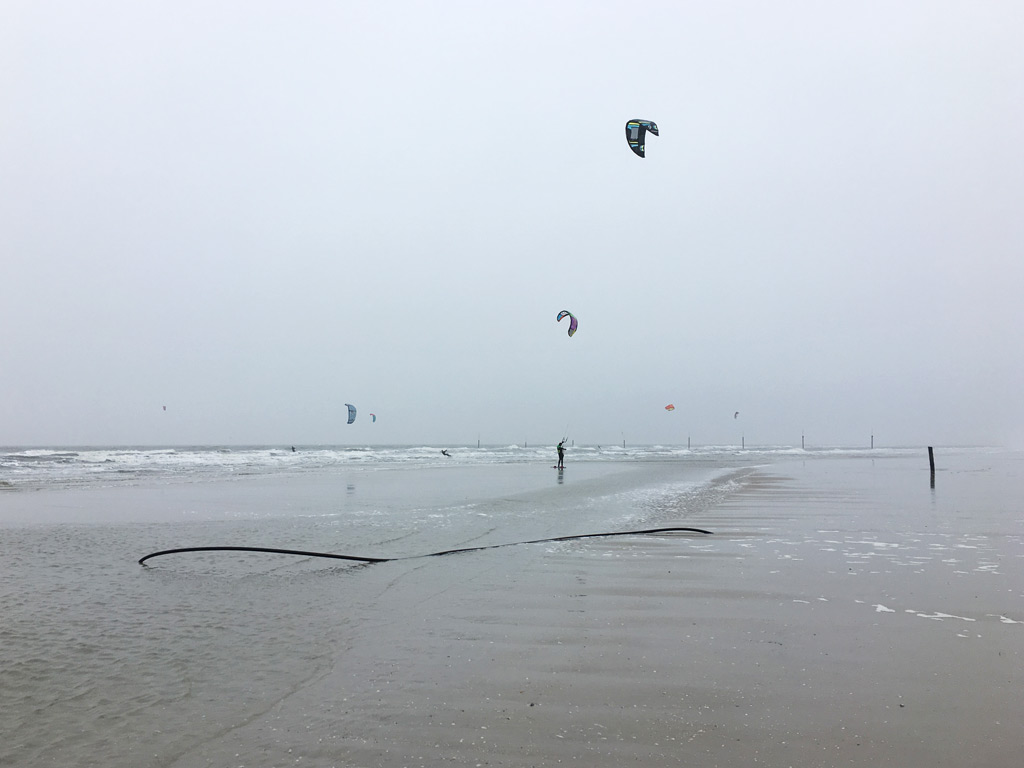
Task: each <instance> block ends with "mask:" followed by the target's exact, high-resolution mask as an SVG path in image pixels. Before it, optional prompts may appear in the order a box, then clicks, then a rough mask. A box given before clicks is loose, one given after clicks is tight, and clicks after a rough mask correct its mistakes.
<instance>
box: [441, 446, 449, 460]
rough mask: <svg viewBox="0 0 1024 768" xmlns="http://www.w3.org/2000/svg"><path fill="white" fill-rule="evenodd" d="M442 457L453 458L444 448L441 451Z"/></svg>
mask: <svg viewBox="0 0 1024 768" xmlns="http://www.w3.org/2000/svg"><path fill="white" fill-rule="evenodd" d="M441 455H442V456H447V457H448V458H451V454H450V453H448V451H447V450H445V449H443V448H442V449H441Z"/></svg>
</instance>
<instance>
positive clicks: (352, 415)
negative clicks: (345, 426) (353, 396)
mask: <svg viewBox="0 0 1024 768" xmlns="http://www.w3.org/2000/svg"><path fill="white" fill-rule="evenodd" d="M345 407H346V408H348V423H349V424H351V423H352V422H353V421H355V420H356V407H355V406H354V405H352V403H345Z"/></svg>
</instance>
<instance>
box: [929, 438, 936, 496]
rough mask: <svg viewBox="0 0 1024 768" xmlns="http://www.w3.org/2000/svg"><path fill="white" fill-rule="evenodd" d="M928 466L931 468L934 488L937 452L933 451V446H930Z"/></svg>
mask: <svg viewBox="0 0 1024 768" xmlns="http://www.w3.org/2000/svg"><path fill="white" fill-rule="evenodd" d="M928 466H929V467H930V468H931V470H932V471H931V476H932V488H934V487H935V453H934V452H933V451H932V447H931V446H930V445H929V446H928Z"/></svg>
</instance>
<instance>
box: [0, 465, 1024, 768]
mask: <svg viewBox="0 0 1024 768" xmlns="http://www.w3.org/2000/svg"><path fill="white" fill-rule="evenodd" d="M946 462H947V463H946V464H944V465H941V464H940V466H941V467H942V469H941V471H940V472H939V474H938V477H937V479H936V485H935V488H934V489H933V488H931V487H930V485H929V477H928V472H927V468H926V466H927V465H926V462H925V469H923V470H922V468H921V462H920V460H919V459H918V458H917V457H913V458H903V457H888V458H879V459H875V458H872V457H871V456H870V455H867V454H865V456H863V457H850V456H842V457H838V458H829V457H815V458H811V459H807V460H804V459H792V458H780V459H778V460H775V461H771V462H763V463H762V462H745V461H743V460H737V461H735V462H734V466H732V467H731V468H724V469H721V470H720V471H718V472H717V473H711V474H714V475H715V477H714V479H713V480H707V477H708V476H709V472H708V468H707V467H701V468H699V470H696V469H695V470H693V471H691V472H690V473H689V474H687V473H685V472H683V473H682V474H681V475H680V477H681V478H682V481H681V482H679V483H678V484H676V485H672V484H669V485H668V486H665V484H664V483H661V484H657V485H652V484H650V483H649V482H648V481H649V480H650V479H651V478H646V477H645V476H644V473H645V472H647V473H649V472H651V471H654V470H652V469H651V468H639V469H638V468H629V467H614V468H605V469H603V470H600V471H598V470H592V471H589V473H588V477H587V479H586V480H585V481H582V480H581V481H579V482H578V483H577V482H576V481H572V480H566V481H565V484H561V485H556V484H554V481H550V482H551V485H550V487H548V488H544V489H538V490H527V489H526V487H532V486H535V483H534V482H533V481H532V480H531V481H529V482H526V483H525V486H526V487H524V484H523V483H521V482H515V481H513V478H514V477H515V476H516V472H521V471H522V470H523V468H512V469H509V470H507V471H506V470H505V469H500V470H494V469H488V468H480V472H481V473H482V476H487V480H486V482H490V483H494V482H499V481H500V482H502V483H504V486H503V487H504V489H505V494H504V495H502V497H501V498H498V499H494V500H492V501H491V502H489V503H488V504H484V503H482V502H480V501H479V500H477V501H474V500H473V499H472V497H473V494H474V493H476V492H477V491H478V490H479V487H478V485H475V483H476V481H475V480H467V481H466V482H467V483H468V485H466V486H465V487H466V489H468V490H467V491H466V493H465V494H463V496H465V497H466V498H462V499H460V503H459V504H438V503H431V504H427V505H424V507H423V509H422V513H423V519H422V520H419V521H418V522H417V521H416V520H415V519H414V518H413V517H410V516H411V515H413V512H412V511H410V510H409V509H406V510H405V514H406V520H405V523H404V524H403V525H400V526H397V527H396V526H392V525H387V524H382V525H377V524H376V523H375V521H379V517H380V516H378V515H373V514H367V515H366V516H364V517H362V518H360V517H359V516H358V515H354V514H351V513H346V514H345V515H343V516H334V517H331V516H327V517H324V516H318V515H311V514H310V513H311V510H313V509H316V508H318V505H319V502H317V501H316V499H323V498H325V495H326V494H325V492H324V488H323V487H321V488H320V489H319V490H307V492H308V493H309V499H308V501H306V502H301V503H299V502H297V503H298V504H299V507H300V508H301V509H300V512H301V514H298V515H291V516H289V517H286V518H280V519H278V518H273V517H261V516H260V515H255V516H253V517H251V519H244V520H198V521H195V522H192V523H189V524H188V526H189V527H188V528H185V529H183V528H182V527H181V526H182V524H180V523H170V522H167V521H166V520H161V521H159V522H157V523H152V524H146V525H141V524H135V525H132V524H126V523H123V522H119V523H117V524H111V525H109V526H92V527H89V526H83V527H72V528H71V529H68V528H67V527H66V526H64V527H62V528H60V529H59V530H60V531H61V533H60V534H58V533H57V529H47V528H46V527H45V526H36V527H35V528H19V527H16V528H6V529H4V530H3V534H4V541H5V544H6V545H7V549H8V550H9V549H10V548H11V546H12V544H11V542H12V536H14V537H18V536H28V537H29V539H30V540H31V541H34V542H35V543H36V549H35V550H34V551H33V552H32V553H31V555H32V557H31V558H30V557H28V556H27V555H26V554H24V553H23V554H22V555H21V557H20V559H18V558H15V561H14V562H13V563H12V562H10V561H8V563H7V565H6V566H5V569H6V570H5V573H6V577H5V585H6V586H5V592H4V601H5V614H7V613H8V609H9V608H12V607H13V609H14V613H13V614H8V615H13V616H14V617H15V619H16V620H15V621H14V623H13V625H12V623H11V622H7V626H6V627H5V629H4V641H5V650H4V651H3V652H4V653H5V654H6V658H5V664H4V672H3V674H4V681H3V682H4V686H3V696H4V699H5V701H4V704H5V706H4V713H5V714H4V715H3V717H4V725H5V732H13V733H17V734H18V735H17V737H16V738H15V739H13V740H12V739H6V740H5V745H4V746H3V747H2V748H0V763H2V764H10V765H47V764H58V763H61V762H62V763H63V764H69V761H72V762H76V763H77V764H80V765H126V766H127V765H151V766H175V767H176V768H192V767H193V766H224V765H237V766H249V767H253V766H257V767H260V768H269V767H270V766H285V765H307V766H339V767H346V768H351V767H355V766H367V767H369V766H382V767H387V768H390V767H391V766H436V765H460V766H478V765H488V766H554V765H565V764H575V765H588V766H607V767H608V768H611V766H621V765H633V764H635V765H665V766H667V765H703V766H738V765H768V766H789V765H794V766H851V765H852V766H880V765H891V766H904V767H906V766H910V767H915V766H922V767H923V766H935V765H939V766H946V765H948V766H962V765H975V766H1011V765H1015V764H1016V761H1017V760H1018V759H1019V755H1020V753H1021V748H1022V746H1024V743H1022V742H1024V738H1022V737H1021V735H1020V728H1019V713H1020V712H1021V711H1024V659H1022V655H1021V649H1022V648H1024V643H1022V641H1024V634H1022V632H1024V511H1022V510H1021V508H1020V506H1019V498H1020V495H1019V491H1020V490H1021V488H1022V472H1021V470H1022V465H1024V462H1022V461H1021V457H1020V456H1019V455H1015V454H1005V453H995V452H993V453H966V454H961V455H957V456H949V457H947V458H946ZM655 469H656V470H657V472H658V473H662V475H659V476H663V477H671V476H675V475H674V473H675V472H676V471H677V470H678V468H677V467H668V468H666V467H665V466H660V467H658V468H655ZM571 470H572V467H570V469H569V470H567V476H568V475H569V472H571ZM527 471H528V468H527ZM473 472H474V469H473V468H470V469H468V470H466V474H467V477H472V476H473ZM548 472H550V470H548ZM488 473H490V475H488ZM495 473H496V474H495ZM666 473H667V474H666ZM581 474H582V473H581ZM502 477H504V480H501V478H502ZM430 478H433V479H435V480H436V479H437V473H436V472H430V473H427V474H425V475H423V476H422V481H423V482H424V483H427V481H428V480H429V479H430ZM701 478H704V479H701ZM320 482H321V483H322V485H324V486H331V484H332V483H333V484H334V485H335V487H337V483H338V480H337V479H335V480H328V479H321V481H320ZM342 482H343V486H342V487H348V486H349V485H355V486H356V488H357V491H356V493H355V495H358V493H360V492H362V491H359V490H358V489H361V488H366V489H370V490H372V488H373V485H374V483H383V485H381V488H391V486H390V485H388V484H387V482H388V481H386V480H381V479H379V478H373V479H369V478H367V477H361V479H359V480H358V481H356V482H350V481H344V480H343V481H342ZM261 483H262V481H261ZM574 484H576V486H577V488H578V490H577V491H573V490H572V486H573V485H574ZM258 485H259V484H258ZM299 485H301V486H302V487H305V488H307V489H309V487H310V480H309V478H302V479H301V481H296V480H287V481H285V480H273V481H267V482H266V487H262V490H260V491H258V492H257V491H255V490H251V491H250V494H249V495H255V496H257V497H260V498H263V499H265V500H266V499H268V498H273V493H272V492H271V491H272V489H275V488H276V489H277V492H278V493H285V495H287V496H288V497H289V498H293V499H294V498H297V494H296V492H295V489H296V488H297V487H298V486H299ZM313 485H316V483H313ZM427 485H430V483H427ZM442 485H444V486H445V487H447V488H449V489H450V488H451V487H452V486H451V485H450V484H442ZM290 486H291V487H290ZM567 486H568V490H567ZM245 487H246V488H250V489H255V488H256V487H257V486H255V485H253V486H249V485H247V486H245ZM282 489H283V490H282ZM237 490H238V488H237V487H236V491H237ZM370 490H367V493H368V494H369V495H373V496H374V498H375V499H376V500H377V502H379V501H380V499H382V498H384V497H388V498H391V499H392V502H394V497H393V495H389V494H392V492H391V491H388V492H387V493H385V492H384V490H380V491H374V492H373V493H370ZM222 492H223V493H224V494H226V496H228V497H231V498H238V494H237V493H228V492H227V491H218V492H217V493H218V494H219V493H222ZM449 492H450V491H449ZM134 493H135V492H131V493H129V494H128V495H129V496H130V495H132V494H134ZM145 493H146V492H143V495H145ZM148 493H152V490H150V491H148ZM164 493H165V494H167V495H169V496H170V498H171V499H172V500H173V499H177V501H167V503H168V505H169V506H168V509H171V508H179V507H181V506H182V504H181V503H180V502H181V500H182V497H181V494H192V495H193V497H195V495H196V494H198V497H199V498H205V499H207V501H209V500H210V499H211V498H213V497H214V496H216V495H217V494H213V492H212V491H211V490H210V489H201V488H192V489H189V490H187V491H185V490H181V489H177V490H171V491H167V490H165V491H164ZM396 493H397V492H396ZM439 493H440V496H439V499H438V500H435V502H436V501H443V496H444V493H443V492H439ZM211 494H213V495H212V496H211ZM79 498H80V496H79ZM119 498H121V496H119ZM165 501H166V499H165ZM80 503H82V502H80ZM394 503H396V504H397V503H398V502H394ZM186 506H191V507H192V508H193V511H195V510H196V509H198V508H199V507H198V506H197V502H195V499H194V498H192V499H191V500H190V502H189V505H186ZM199 506H201V505H199ZM213 506H216V505H215V504H214V505H213ZM399 506H401V505H399ZM449 507H451V509H448V508H449ZM456 507H458V510H455V511H452V510H454V509H455V508H456ZM442 509H448V512H445V513H442V511H441V510H442ZM467 509H468V514H467ZM350 512H351V511H350ZM165 517H166V511H165ZM390 519H391V520H392V522H393V519H394V516H392V518H390ZM596 525H606V526H608V527H609V528H611V529H614V528H615V527H616V526H618V527H619V528H620V529H623V528H625V527H627V526H628V525H633V526H634V527H644V526H646V527H658V526H662V525H685V526H696V527H702V528H707V529H710V530H712V531H714V535H712V536H707V537H702V536H696V535H665V536H656V537H649V536H644V537H624V538H614V539H612V538H610V539H591V540H582V541H572V542H559V543H548V544H534V545H526V546H513V547H506V548H499V549H491V550H487V551H483V552H471V553H465V554H459V555H452V556H447V557H444V558H423V559H410V560H403V561H396V562H390V563H384V564H379V565H371V566H358V565H356V566H351V565H340V566H339V565H334V564H331V563H327V564H325V562H326V561H320V562H317V561H311V560H300V561H297V562H296V561H295V560H294V559H288V558H281V557H277V556H271V558H270V559H269V560H262V559H252V557H251V556H245V555H227V554H221V555H212V554H211V555H203V556H200V555H189V556H185V557H187V558H188V559H185V560H177V561H174V560H172V558H168V559H167V560H166V561H165V562H162V563H160V565H159V566H158V567H154V568H151V569H145V568H139V566H138V565H137V564H135V563H134V559H133V558H127V557H125V558H123V559H122V560H119V561H117V562H113V563H110V562H106V557H107V556H109V555H111V554H112V553H113V552H115V551H117V552H120V553H121V554H126V550H130V551H131V554H133V555H141V554H144V552H142V551H139V550H140V546H141V542H142V541H146V542H148V543H151V544H155V545H156V546H153V547H152V549H156V548H160V547H163V546H173V545H189V544H193V543H210V540H211V538H218V537H219V538H220V540H224V538H223V537H224V536H228V535H230V536H231V537H234V538H238V537H239V536H242V535H243V534H245V535H248V536H249V540H250V541H251V540H252V539H253V537H255V536H256V535H257V534H259V535H260V536H261V537H262V538H261V539H260V543H267V540H268V539H273V540H275V542H277V543H284V544H286V545H291V546H296V547H302V546H304V547H308V548H313V547H311V546H310V542H312V541H319V542H320V543H321V544H322V547H321V548H322V549H332V550H333V551H345V549H346V547H349V548H351V549H354V550H356V551H360V552H361V553H369V554H382V553H384V554H388V555H405V554H412V553H413V550H418V551H420V552H422V551H424V550H425V549H429V548H431V547H433V548H435V549H441V548H442V547H441V546H440V544H441V542H444V543H445V544H447V545H449V546H451V545H453V544H454V545H463V546H471V545H474V544H489V543H499V542H502V541H511V540H516V539H517V537H518V538H520V539H527V538H539V537H540V536H542V535H564V534H567V533H574V532H588V531H592V530H593V526H596ZM33 531H34V533H33ZM44 531H49V533H47V535H46V537H45V538H42V539H40V538H38V535H39V534H40V533H42V532H44ZM185 531H188V536H187V537H186V538H189V540H188V541H186V540H183V538H182V537H183V535H184V533H185ZM427 531H429V532H430V533H429V534H428V533H427ZM32 536H37V538H35V539H32V538H31V537H32ZM58 536H59V537H62V538H55V537H58ZM111 536H115V537H119V538H117V539H116V540H115V541H113V542H111V541H109V539H110V537H111ZM360 536H361V537H362V539H360V538H359V537H360ZM41 541H42V542H47V543H46V545H45V546H46V547H48V550H47V552H48V553H49V554H52V555H57V554H60V553H61V552H62V551H63V552H64V556H67V552H69V551H72V550H73V547H74V546H85V545H88V546H87V547H86V549H87V550H88V548H89V547H93V548H95V549H96V550H97V551H102V553H103V557H97V558H96V559H95V560H94V561H91V562H75V563H67V564H66V566H65V567H67V568H71V569H72V573H71V575H70V576H66V575H65V576H62V575H61V573H62V571H61V569H58V568H56V567H55V565H54V564H53V563H50V564H46V565H44V564H41V563H39V562H38V559H39V556H40V555H42V554H44V552H43V550H42V549H40V548H39V547H40V546H42V545H40V542H41ZM62 542H63V543H62ZM72 559H75V558H72ZM78 559H79V560H82V558H81V557H79V558H78ZM29 560H31V561H32V562H31V563H30V562H29ZM157 562H159V561H157ZM12 568H13V569H14V570H12ZM18 569H20V570H18ZM33 569H34V570H33ZM26 574H28V575H26ZM19 578H21V579H22V580H23V581H25V582H26V583H28V582H29V581H30V582H31V583H33V584H35V588H36V589H37V590H39V591H40V597H41V599H43V600H45V599H47V598H46V595H47V594H49V593H51V592H54V591H57V590H61V589H63V590H64V592H65V593H66V592H67V591H68V590H69V589H71V587H70V584H71V583H73V582H79V583H80V586H79V587H77V588H78V589H79V590H80V591H81V595H80V597H81V599H78V600H72V601H71V602H70V603H68V604H66V605H64V606H63V607H64V609H65V610H64V612H63V615H62V616H60V617H54V616H36V617H34V618H33V619H32V621H29V620H28V618H26V617H29V616H30V614H31V609H32V606H31V599H30V598H29V597H25V598H23V599H22V600H21V601H20V602H19V599H18V598H17V597H16V594H15V592H16V590H15V589H14V588H13V586H14V585H16V583H17V580H18V579H19ZM64 579H70V581H62V580H64ZM96 580H101V581H103V582H104V583H105V584H106V585H107V586H108V587H109V588H108V589H107V590H105V592H106V594H102V595H101V594H93V591H91V590H90V588H89V587H88V586H87V584H88V583H89V582H91V581H96ZM51 599H56V598H51ZM61 599H64V600H68V598H67V597H65V598H61ZM69 623H70V625H71V626H73V627H74V628H75V633H74V639H73V640H72V641H69V636H68V635H67V626H68V625H69ZM32 644H35V645H34V646H33V647H37V648H38V650H37V651H36V652H35V653H34V654H32V653H29V652H28V651H25V652H22V653H15V650H14V649H17V648H22V649H24V648H28V647H30V645H32ZM55 664H56V666H57V667H58V670H57V671H56V672H53V671H49V670H51V669H52V667H53V666H54V665H55ZM40 675H51V676H52V678H53V680H51V683H50V685H51V687H53V688H54V689H55V690H56V686H57V684H58V681H60V682H61V685H62V686H63V692H62V693H51V694H49V695H43V694H41V693H40V692H39V690H40V685H41V684H40V683H39V682H38V679H39V676H40ZM112 677H113V678H114V679H113V680H111V678H112ZM101 680H102V681H101ZM40 722H42V723H44V724H46V726H47V727H40V725H39V723H40Z"/></svg>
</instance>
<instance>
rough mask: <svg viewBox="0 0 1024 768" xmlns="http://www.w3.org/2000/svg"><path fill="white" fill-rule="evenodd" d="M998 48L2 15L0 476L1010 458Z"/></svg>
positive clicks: (346, 13) (1014, 195)
mask: <svg viewBox="0 0 1024 768" xmlns="http://www.w3.org/2000/svg"><path fill="white" fill-rule="evenodd" d="M1022 29H1024V3H1021V2H1019V0H1005V1H1003V2H1000V1H999V0H991V1H990V2H982V3H979V2H975V1H973V0H964V1H963V2H942V1H941V0H927V1H922V2H893V1H892V0H885V1H883V2H856V3H851V2H848V1H842V2H827V1H825V0H813V1H808V2H786V1H781V2H771V3H766V2H761V1H760V0H749V1H744V2H707V0H700V1H699V2H698V1H696V0H695V1H694V2H653V1H649V2H639V3H623V2H593V1H589V2H587V1H582V0H581V1H580V2H558V1H556V0H543V1H539V2H487V3H485V2H478V1H476V0H471V1H467V2H451V1H447V0H446V1H444V2H440V1H438V2H400V1H393V2H386V1H385V2H380V1H376V0H375V1H374V2H369V1H367V2H343V1H336V2H328V1H327V0H317V1H314V2H298V3H285V2H265V1H259V0H257V1H255V2H253V1H252V0H245V1H244V2H219V1H218V2H208V1H207V0H201V1H199V2H188V1H183V0H174V1H173V2H171V1H168V2H145V1H142V0H125V1H124V2H118V1H113V2H95V3H81V2H77V1H75V0H67V1H56V2H47V0H24V1H22V0H4V2H3V3H2V4H0V444H2V445H83V444H93V445H95V444H160V445H176V444H209V443H213V444H252V443H257V444H263V443H268V444H281V443H283V444H309V443H327V444H334V443H338V444H364V443H365V444H369V443H425V444H441V443H475V442H476V440H477V439H478V438H479V439H480V440H481V441H482V442H484V443H502V444H505V443H517V442H518V443H522V442H524V441H529V442H530V443H543V442H554V441H557V439H558V438H560V437H562V436H563V434H564V433H565V432H566V431H568V433H569V436H570V438H571V439H574V440H575V441H576V442H577V443H612V442H621V441H622V440H623V439H625V440H626V441H627V442H630V443H634V444H639V443H682V444H685V443H686V440H687V438H688V437H689V438H691V439H692V441H693V442H694V443H697V444H700V443H724V444H728V443H739V442H740V441H741V440H744V441H745V442H746V443H747V444H748V445H751V444H795V445H799V444H800V438H801V434H805V435H806V439H807V442H808V444H809V445H811V444H814V445H822V444H828V445H867V444H868V442H869V440H870V436H871V435H872V434H873V435H874V436H875V443H876V445H917V444H940V445H941V444H994V445H1012V446H1017V447H1020V446H1022V445H1024V404H1022V403H1024V398H1022V390H1024V386H1022V385H1024V265H1022V257H1024V139H1022V137H1024V45H1022V44H1021V30H1022ZM630 118H643V119H648V120H653V121H655V122H657V124H658V126H659V128H660V132H661V135H660V136H657V137H648V142H647V157H646V158H645V159H640V158H638V157H636V156H635V155H634V154H633V153H632V152H630V150H629V147H628V145H627V144H626V140H625V131H624V126H625V122H626V121H627V120H628V119H630ZM562 309H568V310H570V311H571V312H573V313H574V314H575V315H576V316H577V317H578V318H579V331H578V332H577V334H576V335H575V336H574V337H572V338H569V337H568V336H567V334H566V327H565V326H566V323H565V322H562V323H556V321H555V316H556V314H557V313H558V312H559V310H562ZM346 402H350V403H353V404H355V405H356V406H357V407H358V408H359V411H360V413H359V417H358V419H357V421H356V423H355V424H353V425H351V426H348V425H346V424H345V410H346V409H345V406H344V404H345V403H346ZM668 403H673V404H674V405H675V406H676V410H675V411H674V412H667V411H666V410H665V409H664V406H665V405H666V404H668ZM164 406H166V410H164ZM736 411H739V412H740V415H739V417H738V418H734V417H733V415H734V412H736ZM371 412H373V413H376V414H377V422H376V423H371V420H370V418H369V414H370V413H371Z"/></svg>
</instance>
